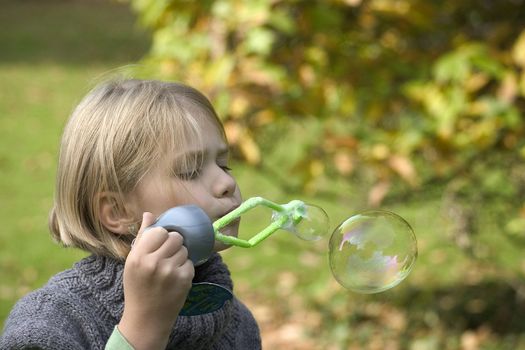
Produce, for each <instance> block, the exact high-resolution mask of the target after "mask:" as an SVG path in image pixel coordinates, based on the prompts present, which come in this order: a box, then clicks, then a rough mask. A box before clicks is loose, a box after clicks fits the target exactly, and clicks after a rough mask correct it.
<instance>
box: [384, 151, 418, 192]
mask: <svg viewBox="0 0 525 350" xmlns="http://www.w3.org/2000/svg"><path fill="white" fill-rule="evenodd" d="M388 165H390V168H392V169H393V170H394V171H395V172H396V173H397V174H398V175H399V176H401V178H402V179H403V180H405V181H406V182H408V183H409V184H410V185H412V186H416V185H417V184H418V182H419V181H418V177H417V173H416V169H415V167H414V165H413V164H412V162H411V161H410V159H408V158H407V157H405V156H402V155H399V154H394V155H392V156H391V157H390V158H389V159H388Z"/></svg>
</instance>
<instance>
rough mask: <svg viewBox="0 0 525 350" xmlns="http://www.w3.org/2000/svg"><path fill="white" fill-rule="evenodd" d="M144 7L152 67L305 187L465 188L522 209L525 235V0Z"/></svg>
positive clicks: (472, 195) (373, 199) (165, 2)
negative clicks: (194, 92)
mask: <svg viewBox="0 0 525 350" xmlns="http://www.w3.org/2000/svg"><path fill="white" fill-rule="evenodd" d="M130 2H131V4H132V6H133V8H134V9H135V11H136V12H137V13H138V14H139V16H140V18H141V21H142V23H143V24H144V25H145V26H146V27H148V28H150V29H151V30H152V33H153V44H152V47H151V50H150V53H149V55H148V57H147V59H145V60H144V67H143V68H144V69H145V70H147V71H148V74H156V75H158V76H160V77H162V78H173V79H178V80H183V81H186V82H189V83H190V84H192V85H195V86H197V87H199V88H200V89H203V90H204V91H205V92H206V93H207V94H208V95H209V96H210V97H211V99H212V100H213V102H214V104H215V106H216V107H217V109H218V112H219V114H220V115H221V116H222V118H223V119H224V122H225V126H226V131H227V134H228V136H229V139H230V141H231V143H232V144H233V145H234V146H235V148H236V150H237V155H238V156H240V157H242V158H244V159H245V160H247V161H248V162H249V163H251V164H256V165H258V166H261V167H265V168H266V169H267V170H268V171H272V169H273V174H274V176H279V174H281V175H282V174H284V175H283V176H281V179H280V180H281V182H283V183H285V184H287V186H288V187H289V188H293V189H298V188H300V189H302V190H303V191H307V192H311V193H316V192H317V193H319V192H321V191H323V190H326V188H329V187H330V186H332V181H331V180H333V179H335V178H338V177H339V178H342V179H347V180H355V181H357V182H360V183H361V184H363V187H365V188H366V191H367V197H368V204H369V205H372V206H374V205H380V204H381V203H382V202H383V201H384V200H385V198H386V199H388V198H389V197H388V196H391V197H392V196H394V197H395V194H396V193H397V194H399V193H410V192H411V191H416V190H418V189H419V190H422V189H425V188H426V187H427V186H426V185H428V184H432V183H436V182H438V183H441V184H450V186H449V187H448V189H447V192H446V193H448V194H450V195H449V196H448V197H446V198H445V201H446V200H447V199H452V202H451V207H455V206H456V207H457V206H458V205H459V206H465V205H467V206H469V205H470V204H469V203H472V202H473V201H475V203H482V202H483V201H485V200H497V201H503V202H508V203H512V206H513V208H512V209H510V210H507V209H505V210H502V215H503V216H502V218H504V220H505V221H507V222H508V223H507V224H506V225H503V227H504V230H503V231H505V232H507V233H510V234H513V235H515V236H517V237H518V238H519V239H523V238H525V205H523V200H522V198H523V194H524V193H525V192H524V190H525V188H524V182H523V181H524V179H523V176H522V175H519V174H520V171H519V169H520V166H519V164H520V163H522V162H523V158H524V157H525V139H524V137H523V136H524V133H525V122H524V119H523V118H522V116H521V115H522V113H523V111H524V108H525V103H524V102H525V100H524V96H525V30H524V24H525V10H524V9H525V4H524V1H523V0H516V1H513V0H502V1H498V2H494V1H487V0H485V1H474V0H468V1H461V2H458V1H454V0H440V1H425V0H368V1H366V0H326V1H298V0H297V1H282V0H257V1H240V0H206V1H199V2H193V1H177V0H130ZM297 134H299V136H298V137H294V136H293V135H297ZM262 154H264V155H265V156H264V157H262ZM269 155H273V156H269ZM494 158H496V159H501V160H503V165H504V166H505V167H507V166H509V167H510V168H507V169H508V170H510V171H509V173H511V174H513V175H511V176H508V177H507V178H506V176H505V175H502V174H501V167H500V165H501V163H497V162H496V164H494ZM272 159H274V160H275V159H276V160H278V161H277V162H273V163H272V161H271V160H272ZM493 165H495V166H493ZM275 169H278V171H275ZM473 169H477V170H478V171H480V172H482V173H473V171H472V170H473ZM500 187H501V188H504V190H502V191H499V190H498V188H500ZM453 192H457V193H453ZM479 205H481V204H478V207H477V208H475V209H481V208H479ZM456 214H457V213H456ZM478 214H479V213H478ZM461 215H462V214H461V213H460V215H459V216H460V218H459V219H458V220H459V221H462V220H463V221H465V220H467V219H465V218H464V217H461ZM456 216H458V215H456ZM458 225H459V226H461V223H458ZM471 226H472V225H471ZM466 229H467V230H472V229H473V228H472V227H468V225H467V227H466Z"/></svg>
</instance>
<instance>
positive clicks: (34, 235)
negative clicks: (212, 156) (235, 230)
mask: <svg viewBox="0 0 525 350" xmlns="http://www.w3.org/2000/svg"><path fill="white" fill-rule="evenodd" d="M0 4H1V5H2V10H1V11H0V209H1V210H0V222H2V224H3V225H2V229H1V230H0V327H1V326H2V325H3V321H4V320H5V317H7V314H8V313H9V310H10V309H11V307H12V306H13V304H14V303H15V301H16V300H17V299H18V298H20V297H21V296H22V295H24V294H25V293H27V292H28V291H30V290H32V289H35V288H37V287H39V286H41V285H42V284H43V283H45V281H46V280H47V279H48V278H49V277H50V276H52V275H53V274H54V273H56V272H58V271H60V270H62V269H64V268H67V267H69V266H71V264H72V263H73V262H74V261H75V260H78V259H79V258H80V257H82V256H84V255H85V253H83V252H79V251H75V250H68V249H63V248H61V247H59V246H58V245H56V244H55V243H53V242H52V241H51V239H50V237H49V235H48V230H47V214H48V211H49V209H50V205H51V202H52V196H53V186H54V172H55V165H56V157H57V156H56V153H57V147H58V142H59V138H60V134H61V130H62V127H63V124H64V122H65V120H66V118H67V117H68V114H69V112H70V111H71V109H72V108H73V106H74V105H75V103H76V102H77V101H78V100H79V99H80V98H81V97H82V96H83V94H84V93H85V92H86V91H87V90H88V89H89V88H90V87H91V86H92V85H93V84H94V83H95V82H96V81H97V80H99V79H101V77H103V76H106V75H108V74H112V73H114V72H115V71H118V70H119V68H120V67H123V66H125V65H127V64H130V63H135V62H137V61H138V60H139V59H140V58H141V57H142V56H143V55H145V53H146V52H147V50H148V47H149V38H148V35H147V33H145V32H144V31H141V30H140V29H139V28H137V26H136V24H135V18H134V17H133V15H132V14H131V13H130V12H129V10H128V8H127V7H126V6H125V5H122V4H116V3H109V2H105V1H87V0H86V1H80V0H77V1H58V0H56V1H49V0H46V1H43V0H32V1H31V0H24V1H17V0H13V1H5V0H4V1H0ZM272 157H275V159H273V163H275V160H278V159H279V154H275V155H272ZM269 163H272V159H270V160H269ZM233 168H234V170H233V172H234V174H235V175H236V176H237V178H238V181H239V183H240V186H241V188H242V189H243V194H244V197H245V198H248V197H251V196H256V195H260V196H263V197H266V198H268V199H271V200H274V201H276V202H281V203H285V202H288V201H289V200H291V199H294V198H299V199H303V200H305V201H306V202H310V203H314V204H317V205H319V206H321V207H323V208H324V209H325V210H326V211H327V213H328V214H329V216H330V220H331V225H330V226H331V229H333V228H335V227H336V226H337V224H338V223H339V222H341V221H342V220H343V219H345V218H347V217H348V216H349V215H352V214H355V213H356V212H357V211H359V210H361V209H363V208H364V207H365V201H364V200H363V195H362V193H361V192H360V191H359V188H360V186H359V185H360V184H351V183H346V184H341V183H337V184H336V183H334V184H333V186H334V193H337V194H338V195H337V196H334V195H332V196H329V195H323V196H321V195H305V194H303V193H295V194H294V193H286V192H285V191H283V190H282V188H281V187H280V186H279V183H278V180H277V179H275V178H272V177H271V176H270V175H268V174H266V173H264V172H261V171H258V170H256V169H251V168H249V167H246V166H245V165H243V164H235V165H234V167H233ZM283 175H284V176H291V175H290V174H283ZM439 192H440V189H439V188H433V189H422V190H420V191H419V192H418V193H414V194H412V195H411V196H410V197H409V199H408V200H406V201H403V202H391V203H387V204H386V205H385V207H384V209H388V210H391V211H394V212H397V213H398V214H401V215H402V216H404V217H405V218H406V219H407V220H408V221H409V222H410V223H411V224H412V225H413V227H414V230H415V232H416V235H417V236H418V243H419V259H418V261H417V263H416V267H415V269H414V271H413V273H412V274H411V275H410V276H409V277H408V279H407V280H406V281H405V282H404V283H402V284H401V285H399V286H398V287H396V288H394V289H392V290H391V291H388V292H385V293H382V294H378V295H369V296H365V295H358V294H354V293H350V292H348V291H345V290H344V289H343V288H342V287H340V286H339V285H337V283H335V281H334V279H333V278H332V276H331V274H330V271H329V267H328V260H327V259H328V258H327V243H328V241H327V239H324V240H322V241H320V242H316V243H311V242H305V241H301V240H299V239H297V238H295V237H294V236H293V235H291V234H288V233H286V232H278V233H276V235H275V236H273V237H271V238H270V239H268V240H267V241H265V242H263V243H262V244H261V245H260V246H259V247H257V248H254V249H250V250H246V249H243V248H232V249H230V250H229V251H227V252H225V253H224V257H225V259H226V261H227V262H228V263H229V265H230V267H231V269H232V275H233V277H234V281H235V285H236V293H237V294H238V295H239V296H240V297H241V299H243V300H246V302H247V303H248V304H249V306H250V307H251V308H252V309H253V311H254V313H255V315H256V317H257V319H258V320H259V323H260V324H261V327H262V331H263V338H264V342H265V348H270V349H280V348H289V349H351V348H352V349H353V348H355V349H387V348H389V349H414V350H419V349H421V350H425V349H461V348H464V349H517V348H522V349H525V336H524V332H525V326H524V325H523V322H522V321H521V320H522V316H523V315H525V307H524V305H523V301H520V299H519V297H518V295H517V294H516V292H515V291H514V289H512V288H511V287H510V286H511V285H512V284H513V283H514V282H513V281H514V279H513V276H515V274H514V272H515V271H519V270H521V268H522V267H521V266H520V265H519V262H520V261H521V258H520V256H521V254H520V250H519V249H516V247H513V245H512V244H511V243H509V242H508V241H506V240H501V239H498V238H497V237H498V236H497V235H495V234H494V233H495V232H497V229H498V228H497V226H495V225H491V224H490V222H487V225H486V227H485V229H484V230H483V231H482V233H481V236H482V238H483V240H485V241H486V242H488V244H487V246H488V248H487V253H486V255H487V261H488V258H491V257H494V259H493V260H491V261H497V264H487V263H486V261H484V260H481V261H471V260H469V259H468V257H467V255H466V254H465V253H463V252H462V251H461V250H460V249H459V248H458V247H457V245H456V244H455V243H454V240H452V239H451V237H450V234H449V230H448V228H449V226H450V222H449V221H448V219H446V217H445V216H443V212H444V208H443V204H442V200H441V196H440V195H439ZM269 216H270V213H269V212H266V211H265V210H264V209H261V210H258V211H257V212H255V213H253V214H252V215H249V216H247V217H245V218H243V222H242V226H241V228H242V234H243V235H250V234H252V233H253V232H255V231H257V230H258V229H259V228H261V227H263V226H264V225H265V224H266V223H267V222H268V218H269ZM469 344H471V346H477V347H468V345H469ZM472 344H474V345H472ZM476 344H477V345H476Z"/></svg>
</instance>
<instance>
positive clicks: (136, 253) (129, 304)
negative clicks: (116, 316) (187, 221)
mask: <svg viewBox="0 0 525 350" xmlns="http://www.w3.org/2000/svg"><path fill="white" fill-rule="evenodd" d="M154 221H155V217H154V216H153V214H151V213H144V215H143V220H142V226H141V228H140V230H139V234H138V235H137V238H136V240H135V244H134V245H133V249H131V251H130V253H129V255H128V257H127V259H126V264H125V266H124V313H123V315H122V319H121V320H120V323H119V325H118V328H119V331H120V332H121V333H122V335H123V336H124V337H125V338H126V339H127V340H128V342H130V343H131V345H133V347H134V348H135V349H137V350H139V349H156V348H159V349H165V347H166V344H167V342H168V337H169V335H170V332H171V329H172V328H173V325H174V323H175V321H176V319H177V316H178V314H179V312H180V310H181V309H182V306H183V305H184V302H185V300H186V297H187V295H188V292H189V290H190V288H191V281H192V279H193V276H194V274H195V270H194V267H193V264H192V262H191V261H190V260H189V259H188V251H187V250H186V247H184V246H183V245H182V243H183V237H182V236H181V235H180V234H179V233H177V232H168V231H166V230H165V229H164V228H162V227H155V228H152V229H148V230H147V231H145V232H144V229H145V228H146V227H148V226H149V225H151V224H153V222H154Z"/></svg>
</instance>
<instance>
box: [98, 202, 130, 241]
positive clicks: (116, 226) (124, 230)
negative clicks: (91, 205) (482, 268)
mask: <svg viewBox="0 0 525 350" xmlns="http://www.w3.org/2000/svg"><path fill="white" fill-rule="evenodd" d="M98 202H99V203H98V205H99V207H98V208H99V212H98V215H99V219H100V223H101V224H102V225H103V226H104V227H105V228H106V229H107V230H109V231H111V232H113V233H116V234H129V225H130V223H132V222H133V219H132V217H131V216H130V215H128V213H127V211H126V210H125V208H122V209H119V208H118V205H117V203H118V197H117V194H116V193H112V192H102V193H99V195H98Z"/></svg>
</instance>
